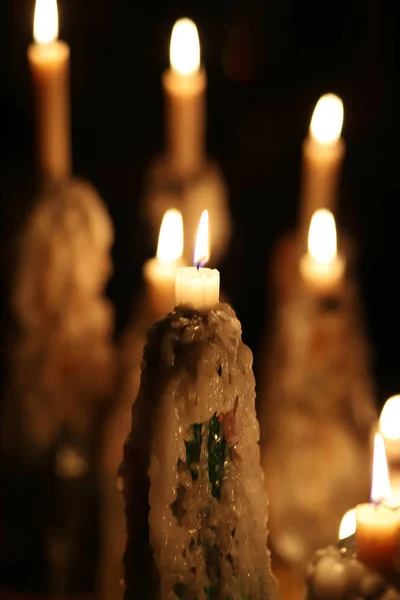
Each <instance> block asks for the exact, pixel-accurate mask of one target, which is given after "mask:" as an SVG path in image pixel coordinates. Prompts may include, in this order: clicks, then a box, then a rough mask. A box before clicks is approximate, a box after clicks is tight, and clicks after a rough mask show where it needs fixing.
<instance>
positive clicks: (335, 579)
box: [303, 542, 400, 600]
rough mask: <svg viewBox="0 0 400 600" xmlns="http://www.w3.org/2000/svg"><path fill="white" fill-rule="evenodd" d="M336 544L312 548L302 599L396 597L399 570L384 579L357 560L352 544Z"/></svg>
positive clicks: (386, 599) (399, 597)
mask: <svg viewBox="0 0 400 600" xmlns="http://www.w3.org/2000/svg"><path fill="white" fill-rule="evenodd" d="M339 545H340V546H342V547H341V548H340V549H339V547H337V546H333V545H332V546H328V547H326V548H323V549H319V550H317V551H316V552H315V554H314V556H313V558H312V560H311V561H310V563H309V565H308V566H307V571H306V573H307V574H306V590H305V593H304V595H303V598H304V600H347V599H349V598H358V599H360V600H364V599H365V600H367V599H369V598H374V599H375V600H389V599H390V600H400V574H399V576H398V577H394V579H387V578H385V577H383V576H382V575H380V574H379V573H376V572H375V571H372V570H371V569H369V568H368V567H367V566H365V565H364V564H363V563H362V562H360V561H359V560H358V559H357V558H356V556H355V553H354V549H353V548H351V547H350V548H346V546H344V547H343V544H341V543H340V542H339Z"/></svg>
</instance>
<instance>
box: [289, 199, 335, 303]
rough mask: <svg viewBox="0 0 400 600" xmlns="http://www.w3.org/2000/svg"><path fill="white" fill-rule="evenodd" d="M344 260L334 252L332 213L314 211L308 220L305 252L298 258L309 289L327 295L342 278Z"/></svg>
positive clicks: (322, 210)
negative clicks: (306, 248)
mask: <svg viewBox="0 0 400 600" xmlns="http://www.w3.org/2000/svg"><path fill="white" fill-rule="evenodd" d="M344 270H345V260H344V258H343V257H342V256H340V255H339V254H338V252H337V236H336V225H335V219H334V217H333V214H332V213H331V212H330V211H329V210H326V209H320V210H317V211H316V212H315V213H314V214H313V216H312V219H311V224H310V229H309V233H308V251H307V253H306V254H305V255H304V256H303V257H302V258H301V260H300V273H301V275H302V277H303V280H304V282H305V283H306V285H308V286H309V287H310V288H311V289H312V290H313V291H315V292H317V293H321V294H329V293H332V292H333V291H335V290H337V289H338V287H339V286H340V283H341V281H342V279H343V275H344Z"/></svg>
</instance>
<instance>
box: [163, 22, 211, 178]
mask: <svg viewBox="0 0 400 600" xmlns="http://www.w3.org/2000/svg"><path fill="white" fill-rule="evenodd" d="M170 63H171V66H170V68H169V69H167V71H165V73H164V75H163V80H162V83H163V88H164V94H165V109H166V115H165V116H166V137H167V140H166V142H167V158H168V161H169V163H170V165H171V168H172V170H173V171H174V172H175V173H176V175H178V176H182V177H187V176H190V175H191V174H193V173H195V172H196V171H198V170H199V169H200V168H201V167H202V165H203V162H204V159H205V156H204V137H205V98H204V94H205V89H206V83H207V79H206V74H205V71H204V70H203V69H202V68H201V66H200V42H199V36H198V32H197V28H196V25H195V24H194V23H193V21H191V20H190V19H180V20H179V21H177V22H176V23H175V25H174V28H173V30H172V35H171V45H170Z"/></svg>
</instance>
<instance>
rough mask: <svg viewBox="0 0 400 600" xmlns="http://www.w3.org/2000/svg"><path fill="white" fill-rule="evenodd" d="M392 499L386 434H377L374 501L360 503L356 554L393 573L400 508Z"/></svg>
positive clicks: (399, 547)
mask: <svg viewBox="0 0 400 600" xmlns="http://www.w3.org/2000/svg"><path fill="white" fill-rule="evenodd" d="M391 503H392V496H391V489H390V482H389V471H388V465H387V459H386V452H385V442H384V439H383V436H382V434H380V433H376V434H375V438H374V460H373V469H372V489H371V503H370V504H361V505H359V506H357V513H356V533H355V535H356V555H357V558H358V560H360V561H361V562H363V563H364V564H365V565H366V566H367V567H369V568H370V569H372V570H373V571H376V572H378V573H381V574H382V575H385V576H388V577H391V576H393V575H394V573H395V572H396V568H397V565H398V561H399V558H400V511H398V510H394V509H393V508H391V507H390V504H391Z"/></svg>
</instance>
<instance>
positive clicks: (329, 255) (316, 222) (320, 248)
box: [308, 208, 337, 265]
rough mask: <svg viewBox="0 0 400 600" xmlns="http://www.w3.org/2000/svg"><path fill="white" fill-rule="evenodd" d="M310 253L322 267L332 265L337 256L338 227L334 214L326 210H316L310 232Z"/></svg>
mask: <svg viewBox="0 0 400 600" xmlns="http://www.w3.org/2000/svg"><path fill="white" fill-rule="evenodd" d="M308 252H309V254H311V256H312V257H313V259H314V260H315V261H316V262H317V263H320V264H321V265H326V264H329V263H331V262H332V261H333V260H334V259H335V257H336V254H337V237H336V225H335V218H334V216H333V214H332V213H331V212H330V211H329V210H327V209H325V208H322V209H319V210H316V211H315V213H314V214H313V216H312V219H311V223H310V229H309V232H308Z"/></svg>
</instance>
